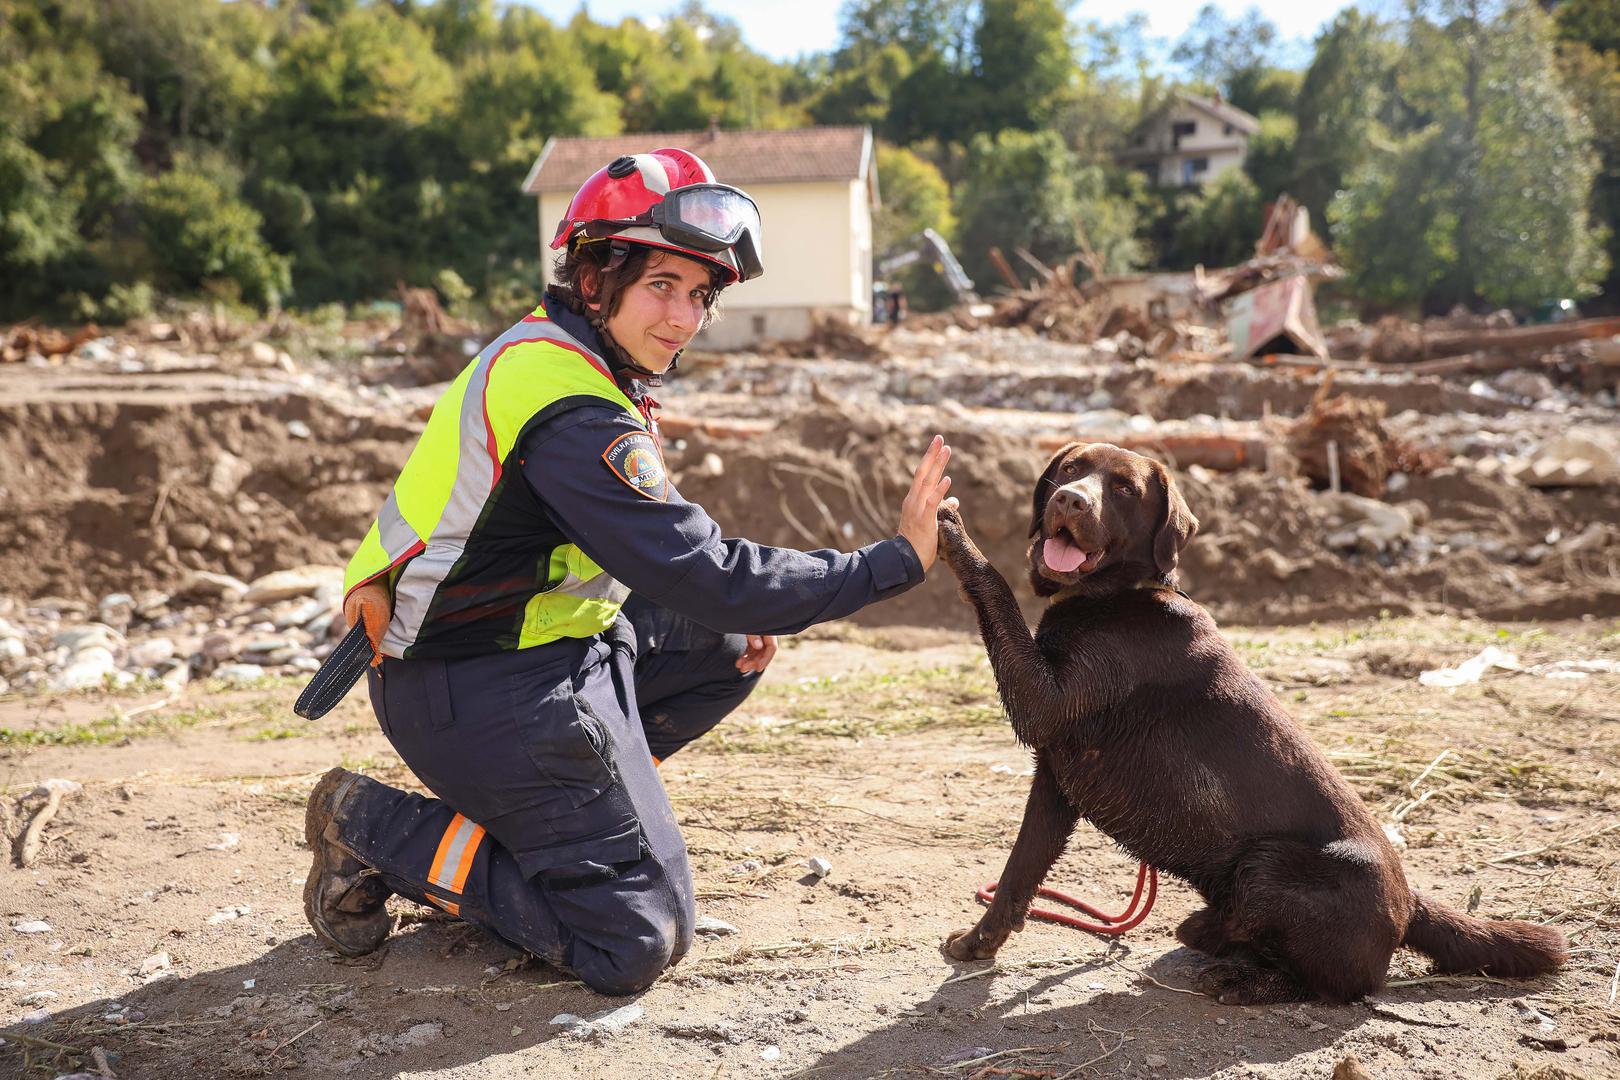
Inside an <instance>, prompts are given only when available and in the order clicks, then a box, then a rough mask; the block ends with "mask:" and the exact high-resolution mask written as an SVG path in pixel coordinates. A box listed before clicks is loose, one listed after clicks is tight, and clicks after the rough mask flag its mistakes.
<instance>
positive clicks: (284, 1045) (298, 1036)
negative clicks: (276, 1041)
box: [270, 1020, 326, 1057]
mask: <svg viewBox="0 0 1620 1080" xmlns="http://www.w3.org/2000/svg"><path fill="white" fill-rule="evenodd" d="M324 1023H326V1021H325V1020H317V1021H315V1022H314V1023H313V1024H311V1025H309V1027H307V1028H305V1029H304V1030H303V1031H300V1032H299V1033H298V1034H296V1035H294V1036H293V1037H292V1038H290V1039H288V1040H287V1041H286V1042H284V1043H282V1044H281V1045H280V1046H278V1047H276V1048H275V1049H274V1050H272V1051H270V1056H271V1057H275V1056H276V1055H277V1054H279V1053H281V1052H282V1051H283V1050H285V1049H287V1047H289V1046H291V1045H292V1044H293V1043H295V1042H297V1041H298V1040H299V1039H302V1038H303V1037H304V1036H305V1035H308V1034H309V1033H310V1032H312V1031H314V1030H315V1029H316V1028H318V1027H320V1026H321V1025H322V1024H324Z"/></svg>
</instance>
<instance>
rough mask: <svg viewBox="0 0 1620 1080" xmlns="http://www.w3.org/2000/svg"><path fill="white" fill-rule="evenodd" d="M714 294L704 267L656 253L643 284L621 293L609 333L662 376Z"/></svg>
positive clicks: (609, 319) (671, 254) (692, 261)
mask: <svg viewBox="0 0 1620 1080" xmlns="http://www.w3.org/2000/svg"><path fill="white" fill-rule="evenodd" d="M709 292H710V285H709V271H708V269H707V268H706V267H705V266H704V264H703V263H700V262H697V261H696V260H693V259H688V258H686V257H685V256H683V255H676V254H673V253H671V252H655V253H654V254H653V255H652V257H651V258H650V259H648V260H647V268H646V269H645V270H644V271H642V274H641V278H640V280H638V281H637V282H635V283H634V284H633V285H630V286H627V287H626V288H625V289H623V290H622V291H621V292H620V295H619V307H618V310H617V311H615V312H614V313H613V314H612V315H611V316H610V317H609V318H608V320H607V324H606V325H607V330H608V333H610V334H612V335H613V340H614V341H616V342H618V343H619V346H620V347H621V348H623V349H624V351H625V352H627V353H629V354H630V356H631V358H632V359H633V360H635V362H636V363H638V364H640V365H641V366H642V367H644V368H646V369H647V370H648V371H651V372H654V373H658V374H662V373H663V372H664V371H666V370H668V368H669V365H670V363H671V362H672V361H673V360H674V359H675V354H676V353H678V352H680V351H681V350H682V349H684V348H685V347H686V344H687V342H689V341H691V340H692V336H693V335H694V334H696V333H697V332H698V329H699V328H700V327H701V326H702V325H703V315H704V312H705V311H706V310H707V309H706V308H705V307H704V301H705V300H707V299H708V298H709Z"/></svg>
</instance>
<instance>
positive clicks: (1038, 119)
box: [968, 0, 1078, 132]
mask: <svg viewBox="0 0 1620 1080" xmlns="http://www.w3.org/2000/svg"><path fill="white" fill-rule="evenodd" d="M1067 8H1068V4H1066V3H1064V2H1063V0H981V2H980V4H979V23H978V26H977V28H976V29H975V31H974V35H973V44H974V52H975V64H974V73H975V75H976V76H977V82H978V87H979V92H978V95H977V101H976V103H975V104H976V105H977V111H978V116H977V124H976V125H974V126H972V127H970V128H968V130H976V131H990V132H995V131H1001V130H1003V129H1006V128H1017V129H1019V130H1022V131H1035V130H1037V129H1039V128H1042V127H1045V126H1046V125H1047V123H1048V122H1049V121H1050V120H1051V119H1052V116H1053V115H1054V113H1055V111H1056V108H1057V106H1058V104H1059V103H1060V102H1061V100H1062V97H1063V95H1064V93H1065V92H1066V91H1069V90H1071V89H1072V88H1073V86H1074V84H1075V80H1076V76H1077V71H1078V69H1077V67H1076V65H1075V59H1074V45H1073V43H1072V42H1071V41H1070V40H1069V19H1068V15H1067Z"/></svg>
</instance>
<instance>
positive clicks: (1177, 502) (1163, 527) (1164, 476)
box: [1153, 461, 1198, 576]
mask: <svg viewBox="0 0 1620 1080" xmlns="http://www.w3.org/2000/svg"><path fill="white" fill-rule="evenodd" d="M1153 475H1154V476H1157V477H1158V478H1159V486H1160V487H1161V488H1162V489H1163V490H1164V517H1162V518H1160V519H1159V531H1158V532H1157V533H1155V534H1154V536H1153V561H1154V563H1155V564H1156V565H1157V566H1158V568H1159V573H1160V574H1164V575H1167V576H1168V575H1169V574H1171V573H1173V572H1174V571H1175V569H1176V565H1177V563H1179V562H1180V560H1181V549H1182V548H1184V547H1186V546H1187V543H1188V541H1190V540H1191V539H1192V538H1193V537H1194V536H1196V535H1198V519H1197V518H1195V517H1193V516H1192V511H1191V510H1188V509H1187V503H1186V500H1184V499H1183V498H1182V497H1181V491H1180V489H1178V488H1177V487H1176V481H1175V478H1174V477H1172V476H1171V475H1170V470H1169V469H1166V468H1165V467H1164V466H1163V465H1160V464H1159V463H1158V462H1156V461H1155V462H1154V463H1153Z"/></svg>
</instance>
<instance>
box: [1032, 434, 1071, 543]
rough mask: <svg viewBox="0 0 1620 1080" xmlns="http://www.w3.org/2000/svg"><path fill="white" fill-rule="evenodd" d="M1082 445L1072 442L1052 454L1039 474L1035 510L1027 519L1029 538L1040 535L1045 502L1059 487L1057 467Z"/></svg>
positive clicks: (1036, 482)
mask: <svg viewBox="0 0 1620 1080" xmlns="http://www.w3.org/2000/svg"><path fill="white" fill-rule="evenodd" d="M1084 445H1085V444H1084V443H1077V442H1072V443H1069V444H1068V445H1067V446H1065V447H1064V448H1063V449H1061V450H1059V451H1058V452H1057V453H1056V454H1053V455H1052V460H1051V461H1048V462H1047V463H1046V469H1045V470H1044V471H1043V472H1042V473H1041V478H1040V479H1039V480H1037V481H1035V509H1034V512H1033V513H1032V514H1031V515H1030V519H1029V535H1030V537H1031V538H1034V537H1037V536H1039V535H1041V519H1043V518H1044V517H1045V516H1046V500H1047V499H1049V498H1051V495H1052V492H1054V491H1056V490H1057V489H1058V486H1059V485H1058V482H1057V471H1058V466H1060V465H1062V464H1063V459H1064V458H1066V457H1068V456H1069V455H1070V454H1072V453H1074V452H1075V451H1076V450H1078V449H1080V447H1082V446H1084Z"/></svg>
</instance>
